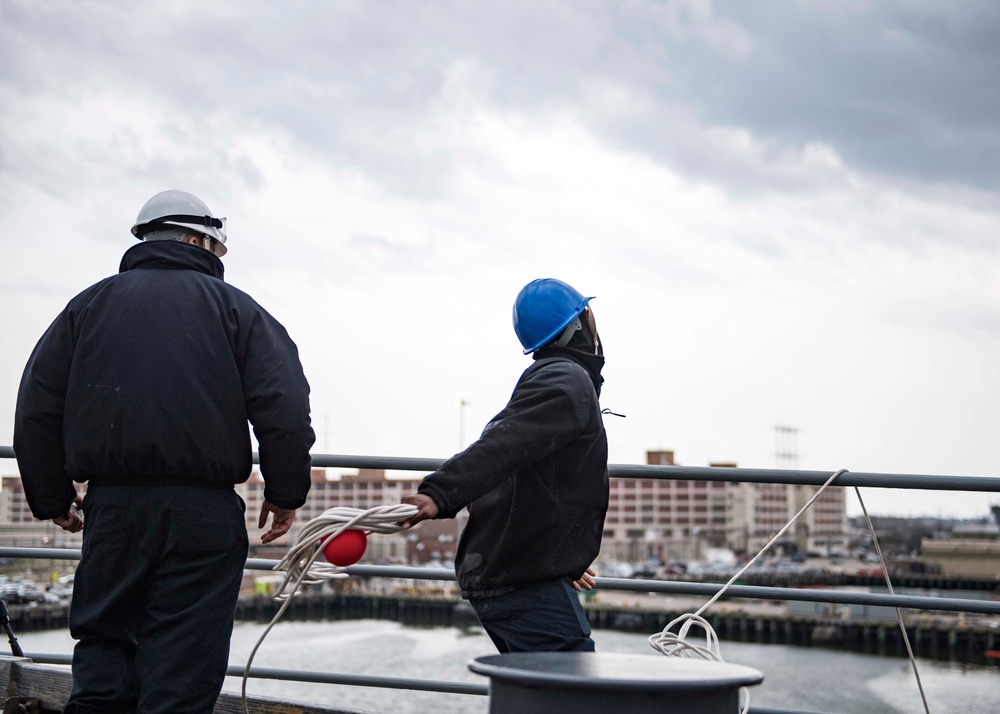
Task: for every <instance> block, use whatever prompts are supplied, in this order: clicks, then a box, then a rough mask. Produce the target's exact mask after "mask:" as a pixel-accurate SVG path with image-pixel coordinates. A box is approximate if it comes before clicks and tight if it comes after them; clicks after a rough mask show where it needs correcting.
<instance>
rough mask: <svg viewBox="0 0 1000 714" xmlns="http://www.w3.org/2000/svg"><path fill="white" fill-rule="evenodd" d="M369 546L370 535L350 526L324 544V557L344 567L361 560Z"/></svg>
mask: <svg viewBox="0 0 1000 714" xmlns="http://www.w3.org/2000/svg"><path fill="white" fill-rule="evenodd" d="M367 547H368V536H367V535H365V532H364V531H360V530H357V529H356V528H348V529H347V530H346V531H343V532H341V533H340V534H338V535H337V537H335V538H334V539H333V540H331V541H330V542H329V543H327V544H326V546H324V548H323V557H324V558H326V560H327V562H328V563H330V564H331V565H336V566H338V567H341V568H344V567H347V566H348V565H354V564H355V563H357V562H358V561H359V560H361V556H362V555H364V554H365V548H367Z"/></svg>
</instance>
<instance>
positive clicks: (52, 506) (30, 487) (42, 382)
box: [14, 308, 76, 520]
mask: <svg viewBox="0 0 1000 714" xmlns="http://www.w3.org/2000/svg"><path fill="white" fill-rule="evenodd" d="M73 320H74V315H73V313H72V312H71V310H70V309H69V308H67V309H66V310H64V311H63V312H62V313H61V314H60V315H59V317H57V318H56V320H55V321H54V322H53V323H52V324H51V325H50V326H49V329H48V330H47V331H46V332H45V334H44V335H42V338H41V339H40V340H39V341H38V344H37V345H35V349H34V350H33V351H32V353H31V357H29V358H28V363H27V365H26V366H25V368H24V374H23V375H22V377H21V385H20V387H19V388H18V391H17V406H16V408H15V412H14V454H15V456H16V458H17V466H18V470H19V471H20V472H21V483H22V485H23V487H24V497H25V499H26V500H27V502H28V507H29V508H30V509H31V512H32V514H34V516H35V518H38V519H39V520H48V519H50V518H55V517H57V516H61V515H62V514H64V513H66V511H67V510H69V507H70V504H72V503H73V499H75V498H76V488H75V487H74V486H73V479H72V478H71V477H70V476H69V474H68V473H67V471H66V456H65V453H66V452H65V448H64V444H63V414H64V411H65V408H66V390H67V387H68V384H69V373H70V368H71V367H72V364H73V352H74V338H73V334H74V332H73V329H72V325H73Z"/></svg>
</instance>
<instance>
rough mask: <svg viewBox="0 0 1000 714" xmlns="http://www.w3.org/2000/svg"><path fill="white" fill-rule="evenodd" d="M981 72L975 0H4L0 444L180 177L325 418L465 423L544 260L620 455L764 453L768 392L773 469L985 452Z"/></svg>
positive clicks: (983, 497)
mask: <svg viewBox="0 0 1000 714" xmlns="http://www.w3.org/2000/svg"><path fill="white" fill-rule="evenodd" d="M998 77H1000V5H998V4H997V3H995V2H991V1H990V0H983V1H982V2H977V1H975V0H964V1H963V2H961V3H954V2H946V1H945V0H941V1H939V2H925V1H921V0H883V1H881V2H860V1H859V2H848V1H838V2H833V1H832V0H831V1H828V2H827V1H821V0H818V1H814V2H804V1H793V0H773V1H769V2H754V3H747V2H737V1H735V0H734V1H733V2H715V3H713V2H710V1H707V0H681V1H670V0H667V1H664V2H647V1H644V0H631V1H630V0H623V1H621V2H596V1H590V2H587V1H577V0H573V1H570V0H566V1H565V2H551V1H546V0H530V1H519V0H506V1H505V2H502V3H500V2H493V3H469V2H457V1H456V2H411V3H403V2H333V1H331V2H320V1H318V0H316V1H311V2H310V1H300V2H290V1H289V2H282V3H273V2H263V1H261V0H241V1H239V2H236V1H233V2H212V3H202V2H184V1H178V0H171V1H170V2H166V1H164V2H128V3H126V2H111V1H105V2H96V1H80V2H47V1H41V0H0V111H2V117H0V119H2V120H0V255H2V260H0V300H2V301H3V305H4V307H3V311H2V313H0V314H2V323H0V331H2V332H0V334H2V335H3V350H2V352H0V360H2V363H0V443H5V444H9V443H10V441H11V433H12V423H13V411H14V401H15V395H16V392H17V384H18V381H19V379H20V375H21V371H22V369H23V367H24V363H25V361H26V359H27V357H28V355H29V353H30V351H31V348H32V347H33V345H34V343H35V342H36V340H37V339H38V337H39V336H40V335H41V333H42V332H43V331H44V330H45V328H46V327H47V326H48V324H49V323H50V322H51V320H52V319H53V318H54V317H55V315H56V314H57V313H58V312H59V311H60V310H61V309H62V308H63V307H64V305H65V304H66V302H67V301H68V300H69V299H70V298H71V297H72V296H73V295H75V294H76V293H77V292H79V291H80V290H82V289H83V288H85V287H87V286H88V285H90V284H92V283H94V282H96V281H98V280H100V279H102V278H104V277H106V276H108V275H110V274H112V273H114V272H116V271H117V268H118V263H119V260H120V257H121V254H122V253H123V252H124V251H125V250H126V249H127V248H129V247H131V245H132V244H133V243H134V239H133V238H132V236H131V234H130V233H129V228H130V226H131V225H132V223H133V222H134V220H135V216H136V214H137V212H138V210H139V208H140V207H141V206H142V204H143V203H144V202H145V201H146V200H147V199H148V198H149V197H150V196H152V195H153V194H154V193H157V192H158V191H161V190H163V189H167V188H179V189H183V190H186V191H190V192H192V193H194V194H196V195H198V196H199V197H201V198H202V199H203V200H204V201H205V202H206V203H208V205H209V206H210V207H211V208H212V210H213V211H214V212H215V213H216V214H217V215H223V216H227V217H228V232H229V243H228V245H229V247H230V251H229V254H228V255H227V256H226V258H225V261H224V262H225V265H226V278H227V280H228V281H229V282H231V283H232V284H234V285H236V286H237V287H239V288H241V289H243V290H245V291H246V292H248V293H250V294H251V295H253V296H254V297H255V298H256V299H257V300H258V301H259V302H260V303H261V304H262V305H263V306H264V307H265V308H266V309H268V310H269V311H270V312H271V313H272V314H274V315H275V316H276V317H277V318H278V319H279V320H281V321H282V322H283V324H284V325H285V326H286V327H287V328H288V331H289V333H290V334H291V336H292V338H293V339H294V340H295V342H296V343H297V345H298V347H299V351H300V355H301V357H302V361H303V364H304V366H305V369H306V373H307V376H308V378H309V380H310V383H311V385H312V405H313V420H314V424H315V427H316V431H317V435H318V442H317V446H316V449H315V451H316V452H318V453H338V454H370V455H392V456H426V457H442V458H443V457H447V456H449V455H451V454H452V453H454V452H455V451H457V450H458V449H459V448H460V446H461V445H462V444H463V443H467V442H469V441H471V440H472V439H474V438H475V436H476V435H477V434H478V432H479V431H480V430H481V428H482V426H483V425H484V424H485V423H486V422H487V421H488V420H489V418H490V417H491V416H493V415H494V414H495V413H496V412H497V411H499V410H500V409H501V408H502V407H503V405H504V404H505V403H506V400H507V398H508V397H509V395H510V391H511V389H512V387H513V385H514V382H515V380H516V379H517V376H518V375H519V374H520V372H521V370H522V369H523V368H524V367H526V366H527V365H528V363H529V360H528V358H527V357H524V356H522V355H521V351H520V346H519V344H518V342H517V339H516V337H515V335H514V332H513V330H512V328H511V322H510V313H511V305H512V303H513V299H514V297H515V295H516V294H517V292H518V290H519V289H520V288H521V287H522V286H523V285H524V284H525V283H527V282H529V281H530V280H532V279H534V278H539V277H557V278H561V279H563V280H565V281H567V282H569V283H571V284H572V285H574V286H576V287H577V288H579V289H580V290H581V291H582V292H584V293H586V294H588V295H595V296H597V297H596V299H595V300H594V302H593V307H594V311H595V315H596V316H597V319H598V323H599V326H600V331H601V334H602V336H603V338H604V341H605V344H606V355H607V366H606V368H605V377H606V380H607V381H606V384H605V388H604V392H603V394H602V404H603V406H605V407H607V408H609V409H611V410H612V411H615V412H618V413H621V414H625V415H626V418H624V419H620V418H615V417H608V418H607V420H606V425H607V429H608V437H609V441H610V451H611V461H612V463H643V462H644V461H645V452H646V451H647V450H651V449H671V450H673V451H674V452H675V454H676V458H677V460H678V462H680V463H682V464H688V465H707V464H708V463H710V462H736V463H737V464H738V465H740V466H747V467H773V466H776V465H779V464H778V462H777V461H776V459H775V452H776V450H777V444H776V440H775V426H777V425H787V426H792V427H795V428H797V429H798V437H797V439H796V440H794V442H793V443H792V444H790V445H784V446H786V447H788V448H789V449H790V450H792V451H794V452H795V453H796V454H797V455H798V458H797V460H796V461H795V463H794V465H795V466H797V467H798V468H805V469H816V470H830V471H833V470H835V469H838V468H847V469H850V470H853V471H875V472H888V473H929V474H962V475H984V476H998V475H1000V468H998V447H997V442H998V440H997V437H996V430H997V427H998V425H1000V369H998V364H1000V262H998V261H1000V201H998V198H1000V79H998ZM461 400H465V401H466V402H467V406H466V407H464V409H463V408H461V407H460V406H459V403H460V401H461ZM463 424H464V431H463V428H462V425H463ZM781 465H789V464H788V462H784V463H783V464H781ZM0 469H2V472H3V473H13V472H15V469H16V465H15V464H14V463H13V462H10V461H7V462H5V463H3V464H0ZM865 493H866V499H867V503H868V505H869V509H870V510H872V511H875V512H877V513H885V514H890V513H892V514H900V515H916V514H931V515H937V514H941V515H959V516H985V515H987V507H988V505H989V504H990V503H991V502H992V503H997V502H1000V495H998V494H994V495H989V494H952V493H932V492H926V493H912V492H899V491H879V490H867V491H866V492H865ZM848 502H849V504H850V506H849V512H850V513H857V512H858V508H857V506H856V503H855V500H854V496H853V493H852V494H850V496H849V498H848Z"/></svg>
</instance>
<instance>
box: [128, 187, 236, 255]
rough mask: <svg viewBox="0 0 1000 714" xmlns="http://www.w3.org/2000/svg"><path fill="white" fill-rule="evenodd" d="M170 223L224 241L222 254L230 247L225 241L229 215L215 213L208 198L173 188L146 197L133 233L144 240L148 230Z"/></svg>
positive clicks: (220, 249) (133, 227)
mask: <svg viewBox="0 0 1000 714" xmlns="http://www.w3.org/2000/svg"><path fill="white" fill-rule="evenodd" d="M168 226H171V227H174V228H184V229H188V230H190V231H192V232H194V233H200V234H201V235H204V236H208V237H209V238H214V239H215V240H217V241H219V243H220V244H221V245H220V246H219V255H220V256H222V255H225V254H226V250H228V249H227V248H226V245H225V243H226V219H225V218H216V217H215V216H213V215H212V211H211V210H209V208H208V206H206V205H205V202H204V201H202V200H201V199H200V198H198V197H197V196H194V195H192V194H190V193H187V192H185V191H178V190H177V189H170V190H169V191H161V192H160V193H158V194H156V195H155V196H153V197H152V198H151V199H149V200H148V201H146V205H144V206H143V207H142V208H141V209H139V215H138V216H136V219H135V225H133V226H132V235H134V236H135V237H136V238H138V239H139V240H142V238H143V236H145V235H146V234H147V233H152V232H154V231H157V230H159V229H160V228H161V227H164V228H166V227H168Z"/></svg>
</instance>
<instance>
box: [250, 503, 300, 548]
mask: <svg viewBox="0 0 1000 714" xmlns="http://www.w3.org/2000/svg"><path fill="white" fill-rule="evenodd" d="M269 513H273V514H274V517H273V518H271V530H269V531H268V532H267V533H265V534H264V535H262V536H261V537H260V542H261V543H270V542H271V541H272V540H276V539H278V538H280V537H281V536H283V535H285V533H287V532H288V529H289V528H291V527H292V524H293V523H295V510H294V509H291V508H278V507H277V506H275V505H274V504H273V503H270V502H269V501H267V500H266V499H265V500H264V502H263V503H261V504H260V518H259V519H257V527H258V528H263V527H264V526H266V525H267V514H269Z"/></svg>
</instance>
